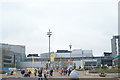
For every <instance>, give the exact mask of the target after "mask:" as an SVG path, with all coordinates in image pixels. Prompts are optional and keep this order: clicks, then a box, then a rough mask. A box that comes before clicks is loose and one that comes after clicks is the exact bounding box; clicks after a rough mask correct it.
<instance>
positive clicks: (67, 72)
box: [60, 68, 72, 76]
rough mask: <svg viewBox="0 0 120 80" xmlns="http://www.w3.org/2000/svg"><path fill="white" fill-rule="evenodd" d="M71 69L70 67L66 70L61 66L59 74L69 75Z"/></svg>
mask: <svg viewBox="0 0 120 80" xmlns="http://www.w3.org/2000/svg"><path fill="white" fill-rule="evenodd" d="M71 71H72V69H68V70H67V69H63V68H62V69H61V70H60V75H61V76H63V75H64V76H65V75H68V76H69V75H70V73H71Z"/></svg>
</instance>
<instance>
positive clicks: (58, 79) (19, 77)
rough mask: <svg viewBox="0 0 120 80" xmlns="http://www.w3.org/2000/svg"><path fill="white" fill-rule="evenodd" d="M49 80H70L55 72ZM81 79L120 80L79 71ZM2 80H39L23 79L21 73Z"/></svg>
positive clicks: (32, 77)
mask: <svg viewBox="0 0 120 80" xmlns="http://www.w3.org/2000/svg"><path fill="white" fill-rule="evenodd" d="M48 79H49V80H54V79H55V80H64V79H65V80H69V77H68V76H67V75H65V76H64V75H60V74H59V73H58V72H54V73H53V76H50V77H48ZM79 79H80V80H81V79H82V80H96V79H97V80H120V79H117V78H112V76H111V77H110V76H109V77H100V76H99V75H88V74H87V72H84V71H79ZM2 80H38V77H37V76H36V77H35V76H34V74H31V77H30V78H26V77H22V75H21V74H20V73H16V74H14V75H10V76H6V77H4V78H3V79H2Z"/></svg>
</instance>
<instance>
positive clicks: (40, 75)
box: [21, 68, 53, 80]
mask: <svg viewBox="0 0 120 80" xmlns="http://www.w3.org/2000/svg"><path fill="white" fill-rule="evenodd" d="M31 73H32V72H31V71H30V70H29V71H28V70H21V75H22V77H30V76H31ZM43 75H44V79H45V80H48V77H50V76H53V69H50V70H48V69H47V68H45V69H42V68H40V69H39V70H37V69H35V70H34V76H35V77H37V76H38V80H43Z"/></svg>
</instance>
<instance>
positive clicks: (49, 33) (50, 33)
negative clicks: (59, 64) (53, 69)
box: [47, 29, 52, 67]
mask: <svg viewBox="0 0 120 80" xmlns="http://www.w3.org/2000/svg"><path fill="white" fill-rule="evenodd" d="M47 35H48V37H49V60H48V61H49V67H50V64H51V62H50V36H51V35H52V32H50V29H49V32H47Z"/></svg>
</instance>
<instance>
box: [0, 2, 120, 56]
mask: <svg viewBox="0 0 120 80" xmlns="http://www.w3.org/2000/svg"><path fill="white" fill-rule="evenodd" d="M118 1H119V0H26V1H24V0H17V1H16V0H5V1H1V2H0V10H1V11H0V12H1V13H0V27H1V28H0V33H1V34H0V36H1V37H0V38H1V39H0V42H1V43H8V44H14V45H25V46H26V53H27V54H28V53H37V54H40V53H44V52H48V35H47V32H48V31H49V29H50V30H51V31H52V36H51V51H56V50H59V49H67V50H69V44H72V49H83V50H93V54H94V55H95V56H101V55H103V52H104V51H107V52H111V41H110V39H111V38H112V36H113V35H116V34H117V33H118Z"/></svg>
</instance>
